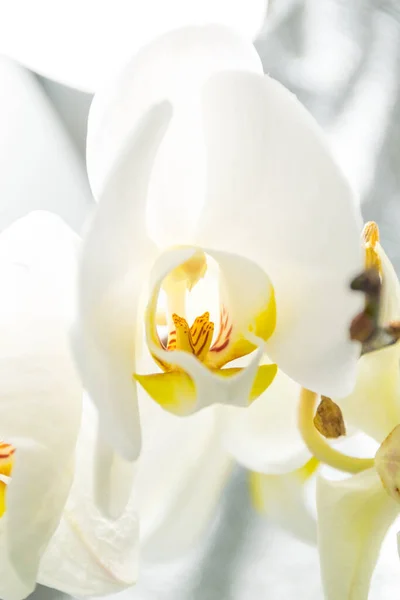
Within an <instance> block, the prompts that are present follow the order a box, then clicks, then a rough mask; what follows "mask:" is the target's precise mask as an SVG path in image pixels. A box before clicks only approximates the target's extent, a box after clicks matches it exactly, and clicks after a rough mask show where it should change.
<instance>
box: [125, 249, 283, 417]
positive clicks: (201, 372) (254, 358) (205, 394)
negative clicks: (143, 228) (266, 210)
mask: <svg viewBox="0 0 400 600" xmlns="http://www.w3.org/2000/svg"><path fill="white" fill-rule="evenodd" d="M197 252H198V249H196V248H191V247H184V248H174V249H171V250H168V251H166V252H164V253H163V254H162V255H161V256H160V257H159V259H158V260H157V261H156V263H155V264H154V266H153V270H152V273H151V276H150V290H151V291H150V302H149V305H148V307H147V317H146V329H147V332H146V334H147V343H148V346H149V350H150V352H151V353H152V355H153V356H155V357H156V358H157V359H158V360H159V361H161V362H162V363H164V364H171V365H173V366H174V367H173V368H174V369H176V368H179V369H180V370H183V371H184V372H185V373H186V374H187V375H188V376H189V378H181V379H180V380H179V381H180V385H181V386H182V387H180V388H179V385H178V383H177V378H176V377H173V376H171V377H169V378H167V379H165V381H166V382H167V381H168V383H169V387H168V398H167V399H168V401H170V400H172V404H169V405H168V408H169V410H174V412H176V413H177V414H181V415H183V414H185V415H187V414H190V413H192V412H195V411H197V410H200V409H201V408H204V407H205V406H209V405H210V404H214V403H221V404H232V405H237V406H246V405H247V404H248V402H249V398H250V397H251V395H252V387H253V383H254V380H255V378H256V375H257V369H258V365H259V362H260V359H261V355H262V350H263V344H264V340H263V339H262V337H258V336H256V335H254V333H253V332H254V331H255V330H256V323H257V318H258V317H259V315H260V314H261V313H262V314H264V311H266V310H267V309H268V307H270V300H271V297H272V295H273V290H272V289H271V285H270V283H269V280H268V278H267V277H266V275H265V274H264V273H263V272H262V270H261V269H259V268H258V267H256V265H254V264H252V263H251V262H250V261H246V260H245V259H243V257H238V256H235V255H229V254H227V253H224V252H212V251H210V253H211V255H212V256H213V258H215V260H217V261H218V262H219V264H220V267H221V277H222V278H223V280H224V287H225V288H226V292H227V294H228V299H229V302H227V305H228V307H230V308H231V309H232V320H233V323H235V322H237V324H238V329H239V331H240V332H242V335H243V337H244V338H245V339H246V338H247V339H249V340H251V342H252V344H253V347H254V349H255V350H254V352H253V353H252V354H251V355H250V357H249V364H248V365H247V366H246V368H244V369H238V370H237V371H235V372H234V373H233V374H232V372H231V376H230V377H221V376H220V373H221V371H220V370H213V369H209V368H207V366H205V365H204V364H203V363H202V362H201V361H200V360H199V359H198V358H197V357H196V356H195V355H194V354H192V353H189V352H186V351H182V350H169V351H167V350H165V349H163V347H161V345H160V344H159V342H158V334H157V331H156V324H155V315H156V306H157V300H158V294H159V291H160V288H161V285H162V283H163V281H164V280H165V278H166V277H167V275H169V273H171V272H172V271H174V269H176V268H177V267H179V266H180V265H183V264H185V263H187V262H188V261H189V260H190V259H191V258H192V257H193V256H195V255H196V254H197ZM206 252H208V250H206ZM245 266H247V269H246V268H245ZM235 267H237V268H235ZM243 286H244V287H245V288H246V291H247V293H246V295H240V293H239V294H238V291H239V290H240V289H241V287H243ZM274 309H275V306H274V305H273V306H272V312H273V317H274V316H275V313H274ZM267 320H268V319H267ZM252 327H253V331H252V330H251V328H252ZM246 328H247V329H246ZM266 331H267V332H268V334H269V333H270V331H269V327H267V328H266ZM274 371H275V368H272V369H271V368H269V369H268V375H267V377H266V378H262V379H263V383H264V384H268V383H269V382H270V381H271V379H272V377H273V375H274ZM136 377H137V375H136ZM158 379H159V380H160V382H161V381H162V377H159V378H158ZM190 380H191V381H190ZM139 381H140V379H139ZM143 382H146V384H147V385H149V384H151V390H152V391H155V389H157V382H156V381H155V380H154V378H153V379H151V380H148V379H143ZM191 382H193V385H194V388H195V396H194V397H193V389H192V383H191ZM154 384H155V385H154ZM256 385H258V384H257V383H256ZM160 389H161V388H159V390H160ZM174 389H175V391H178V390H179V391H180V392H182V391H183V390H185V392H187V393H188V394H189V395H188V397H186V401H185V398H184V397H182V395H180V396H179V397H178V396H177V395H174V394H172V391H173V390H174ZM157 399H158V397H157ZM178 400H179V401H180V404H179V405H178V406H177V405H176V401H178Z"/></svg>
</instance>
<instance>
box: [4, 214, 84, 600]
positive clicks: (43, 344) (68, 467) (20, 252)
mask: <svg viewBox="0 0 400 600" xmlns="http://www.w3.org/2000/svg"><path fill="white" fill-rule="evenodd" d="M76 243H77V239H76V237H75V236H74V234H73V233H72V232H71V231H70V230H69V228H68V227H67V226H66V225H64V224H63V223H62V222H61V221H60V220H59V219H58V218H57V217H55V216H53V215H49V214H46V213H33V214H32V215H29V216H28V217H25V218H23V219H21V220H19V221H17V222H16V223H14V224H13V225H12V226H11V227H10V228H9V229H7V230H5V231H4V232H3V233H2V235H1V236H0V275H1V281H2V294H1V296H0V330H1V336H0V370H1V382H2V388H1V389H2V392H1V396H2V401H1V418H0V423H1V425H0V436H1V438H2V439H3V440H5V441H7V442H8V443H10V444H12V445H13V446H14V448H15V464H14V465H13V470H12V477H11V480H10V482H9V483H8V485H7V509H6V512H5V514H4V515H3V517H2V519H1V529H2V533H1V536H0V539H1V541H0V546H1V549H0V552H1V555H2V557H4V561H2V562H1V565H2V569H3V568H4V569H5V571H6V574H5V575H4V576H3V571H2V574H1V577H0V582H1V583H0V590H1V591H0V594H1V596H2V598H5V600H8V598H12V597H15V598H16V597H20V598H22V597H24V596H25V595H26V593H28V592H29V591H32V590H33V588H34V585H35V581H36V572H37V568H38V565H39V561H40V558H41V555H42V553H43V551H44V549H45V547H46V545H47V543H48V542H49V540H50V538H51V536H52V535H53V533H54V531H55V529H56V527H57V525H58V522H59V520H60V517H61V513H62V510H63V507H64V504H65V501H66V498H67V494H68V491H69V487H70V484H71V479H72V473H73V471H72V460H73V453H74V450H75V442H76V437H77V434H78V430H79V421H80V413H81V393H82V392H81V388H80V385H79V381H78V379H77V377H76V374H75V371H74V367H73V365H72V362H71V358H70V355H69V346H68V338H67V323H68V319H69V318H70V315H71V306H72V302H71V291H72V289H73V281H74V273H75V261H76ZM10 571H11V572H12V574H13V575H11V572H10ZM14 575H15V576H16V577H17V578H18V579H19V584H15V582H14V584H15V585H16V587H15V588H14V584H12V586H13V587H12V589H8V583H9V581H10V580H9V576H14ZM20 585H21V586H22V588H23V589H24V590H25V592H23V591H22V589H21V590H20V591H18V588H19V586H20ZM3 586H4V587H3ZM27 590H28V591H27ZM14 593H15V594H16V596H13V594H14Z"/></svg>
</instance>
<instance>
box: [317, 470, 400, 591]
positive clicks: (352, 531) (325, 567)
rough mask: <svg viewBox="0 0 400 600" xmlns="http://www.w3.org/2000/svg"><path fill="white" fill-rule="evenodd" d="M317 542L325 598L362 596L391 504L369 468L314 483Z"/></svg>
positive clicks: (395, 509)
mask: <svg viewBox="0 0 400 600" xmlns="http://www.w3.org/2000/svg"><path fill="white" fill-rule="evenodd" d="M317 512H318V541H319V552H320V561H321V571H322V579H323V584H324V592H325V597H326V599H327V600H366V598H367V597H368V590H369V585H370V581H371V576H372V573H373V570H374V568H375V565H376V561H377V559H378V555H379V550H380V546H381V544H382V541H383V539H384V537H385V534H386V532H387V530H388V528H389V527H390V525H391V523H392V522H393V520H394V519H395V517H396V515H397V514H398V505H397V503H396V502H395V501H394V500H393V499H392V498H390V496H389V495H388V494H387V493H386V492H385V490H384V489H383V487H382V483H381V481H380V479H379V477H378V475H377V473H376V471H375V469H369V470H367V471H364V472H363V473H359V474H358V475H353V476H352V477H350V478H349V479H346V480H344V481H328V480H325V479H322V478H320V479H319V480H318V483H317Z"/></svg>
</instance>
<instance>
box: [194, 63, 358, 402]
mask: <svg viewBox="0 0 400 600" xmlns="http://www.w3.org/2000/svg"><path fill="white" fill-rule="evenodd" d="M203 115H204V130H205V139H206V147H207V154H208V159H207V173H208V195H207V199H206V203H205V206H204V210H203V213H202V216H201V219H200V222H199V227H198V232H197V234H196V236H195V238H194V239H195V241H196V243H198V244H200V245H202V246H211V247H214V248H218V249H221V248H223V249H224V250H226V251H233V249H234V251H235V252H237V253H238V254H242V255H243V256H245V257H247V258H249V259H251V260H252V261H254V262H255V263H257V264H259V265H260V266H262V268H263V269H264V271H265V272H266V273H268V276H269V277H270V278H271V281H272V284H273V286H274V289H275V292H276V303H277V316H278V321H277V327H276V330H275V332H274V334H273V335H272V336H271V338H270V340H269V341H268V343H267V352H268V355H269V356H270V358H271V359H272V360H273V361H274V362H277V363H278V365H279V367H280V368H281V369H282V370H283V371H285V372H286V373H287V374H288V375H289V376H290V377H291V378H293V379H295V380H296V381H298V382H299V383H301V384H302V385H303V386H304V387H307V388H310V389H313V390H315V391H318V392H321V393H323V394H325V395H328V396H329V395H332V394H334V393H336V395H338V394H340V393H342V394H343V393H347V392H348V391H350V389H351V386H352V385H353V383H354V372H355V368H356V359H357V356H358V354H359V345H358V344H355V343H351V342H350V341H349V339H348V338H349V335H348V327H349V323H350V322H351V319H352V318H353V317H354V315H355V314H356V313H357V312H358V311H359V310H360V308H361V301H362V299H361V298H359V297H357V295H356V294H354V293H352V292H351V291H350V289H349V282H350V280H351V279H352V278H353V277H354V276H355V275H356V274H357V273H359V272H360V271H361V269H362V261H361V247H360V243H359V235H360V220H359V215H358V212H357V207H356V202H355V200H354V197H353V194H352V192H351V189H350V187H349V185H348V184H347V182H346V181H345V179H344V177H343V175H342V174H341V172H340V171H339V169H338V167H337V166H336V165H335V163H334V161H333V159H332V158H331V155H330V153H329V152H328V149H327V147H326V144H325V142H324V140H323V137H322V134H321V132H320V130H319V128H318V127H317V125H316V123H315V122H314V120H313V119H312V117H311V116H310V115H309V114H308V113H307V111H306V110H305V109H304V108H303V106H302V105H301V104H300V103H299V102H298V101H297V100H296V98H295V97H294V96H293V95H292V94H291V93H290V92H289V91H288V90H286V89H285V88H284V87H283V86H282V85H281V84H279V83H278V82H276V81H274V80H272V79H271V78H270V77H267V76H265V77H264V78H262V77H260V76H258V75H256V74H253V73H228V72H227V73H220V74H217V75H215V76H213V77H212V78H211V79H210V80H209V81H208V82H207V83H206V84H205V86H204V92H203ZM222 224H223V226H222Z"/></svg>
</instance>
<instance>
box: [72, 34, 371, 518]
mask: <svg viewBox="0 0 400 600" xmlns="http://www.w3.org/2000/svg"><path fill="white" fill-rule="evenodd" d="M87 163H88V172H89V178H90V181H91V185H92V189H93V191H94V194H95V196H96V198H97V199H98V202H99V204H98V208H97V211H96V213H95V216H94V219H93V222H92V224H91V227H90V229H89V231H88V233H87V236H86V240H85V243H84V247H83V252H82V263H81V276H80V314H79V319H78V321H77V324H76V328H75V349H76V356H77V360H78V364H79V365H80V372H81V374H82V377H83V381H84V385H85V387H86V389H87V390H88V392H89V394H90V396H91V397H92V398H93V400H94V401H95V403H96V404H97V406H98V408H99V411H100V431H101V435H102V439H103V443H102V444H100V446H99V447H100V449H101V451H100V454H102V453H104V452H108V454H109V463H110V464H112V465H113V466H112V469H113V472H114V474H115V473H116V471H117V464H118V462H120V461H121V460H122V459H121V458H120V459H115V461H116V462H114V459H112V458H111V457H110V456H111V454H112V451H111V449H114V450H115V451H116V452H117V453H118V454H120V455H121V457H124V459H125V460H128V461H129V460H134V459H135V458H136V457H137V456H138V454H139V451H140V424H139V414H138V408H137V393H138V392H137V389H138V387H139V386H138V383H139V385H140V386H142V387H143V388H144V389H145V390H146V391H147V392H148V393H149V394H150V396H152V398H153V399H154V400H155V401H156V402H158V403H159V404H160V405H161V406H163V407H164V408H165V409H167V410H169V411H171V412H173V413H175V414H178V415H190V414H193V413H195V412H196V411H198V410H200V409H203V408H205V407H207V406H209V405H212V404H214V403H220V404H225V405H228V404H232V405H236V406H246V405H248V404H249V402H250V401H251V400H253V399H254V398H256V397H257V396H259V395H260V394H262V392H263V391H264V390H265V389H266V388H267V387H268V386H269V385H270V383H271V381H272V380H273V377H274V375H275V373H276V370H277V366H276V365H279V368H280V369H282V371H283V372H285V373H286V374H287V375H288V376H290V377H291V378H292V379H294V380H295V381H298V382H299V383H301V384H302V385H304V386H306V387H308V388H311V389H315V390H316V391H318V392H320V393H324V394H327V395H337V394H342V395H344V394H346V393H348V392H349V391H350V390H351V388H352V386H353V382H354V376H355V369H356V362H357V355H358V353H359V346H358V344H353V343H350V341H349V340H348V325H349V322H350V320H351V318H352V316H353V315H354V314H355V313H356V312H357V307H358V306H359V303H360V301H359V299H358V298H357V297H356V295H355V294H352V293H351V292H350V291H349V289H348V283H349V281H350V280H351V278H352V277H353V276H354V274H355V273H357V272H359V271H360V265H361V252H360V247H359V241H358V240H359V229H360V224H359V219H358V212H357V207H356V203H355V201H354V197H353V194H352V192H351V190H350V189H349V187H348V185H347V183H346V181H345V180H344V178H343V176H342V174H341V173H340V171H339V170H338V169H337V167H336V165H335V163H334V161H333V160H332V158H331V156H330V154H329V151H328V149H327V148H326V146H325V143H324V141H323V139H322V136H321V133H320V131H319V129H318V127H317V125H316V123H315V122H314V120H313V119H312V118H311V117H310V115H309V114H308V113H307V112H306V111H305V109H304V108H303V107H302V106H301V104H300V103H299V102H298V101H297V100H296V98H294V96H293V95H292V94H290V92H288V91H287V90H286V89H285V88H284V87H283V86H281V85H280V84H279V83H278V82H276V81H274V80H272V79H271V78H269V77H268V76H264V75H263V73H262V68H261V63H260V59H259V57H258V55H257V53H256V52H255V49H254V47H253V46H252V45H251V44H249V43H248V42H246V41H243V40H242V39H241V38H239V37H238V36H237V35H236V34H235V33H233V32H231V31H229V30H227V29H224V28H221V27H217V26H213V27H211V26H210V27H199V28H185V29H182V30H178V31H175V32H173V33H170V34H168V35H165V36H162V37H160V38H158V39H157V40H156V41H155V42H153V43H152V44H150V45H149V46H147V47H146V48H144V49H142V50H141V51H140V52H139V53H138V54H137V55H136V56H135V58H134V59H133V60H132V61H131V63H130V64H129V65H128V67H127V68H126V69H125V70H124V71H123V72H122V74H121V75H120V76H119V78H118V79H117V80H116V81H114V82H112V83H111V84H110V85H109V86H108V87H106V88H105V89H104V91H103V92H98V93H97V94H96V95H95V98H94V101H93V105H92V108H91V112H90V116H89V127H88V142H87ZM215 271H216V272H217V276H216V277H215V281H214V285H215V286H216V287H217V286H218V279H219V286H220V287H219V294H220V306H218V304H217V305H215V302H213V298H214V296H215V294H214V296H213V297H211V296H210V297H204V298H203V302H204V305H205V308H204V310H205V312H204V313H203V314H201V315H196V317H197V318H195V320H194V322H193V325H192V321H188V320H187V319H186V316H187V314H188V313H189V312H190V299H191V297H190V294H191V293H193V294H194V293H195V291H196V286H199V285H200V283H199V282H200V281H201V280H202V278H203V277H204V276H205V278H207V277H208V276H210V277H212V274H213V272H215ZM162 295H164V298H165V299H166V300H165V303H166V306H167V310H166V312H167V314H166V322H167V333H168V339H166V340H165V341H162V340H161V338H160V336H162V334H161V332H160V331H159V329H158V326H157V316H156V315H157V308H158V306H160V302H161V301H162ZM212 314H216V319H211V318H210V315H212ZM143 323H144V327H145V330H146V331H145V337H146V344H145V346H147V349H143V344H142V343H141V340H142V332H141V328H142V327H143ZM218 324H219V327H218ZM145 350H147V351H149V352H150V354H151V355H152V357H153V362H152V368H151V370H150V372H148V373H143V372H141V371H140V370H139V368H138V364H137V361H138V358H140V356H141V355H142V353H143V352H145ZM265 352H266V353H267V355H268V360H267V361H265V364H260V363H261V359H262V357H263V355H264V353H265ZM243 355H248V361H247V365H246V366H245V367H243V368H239V367H233V368H225V366H226V365H227V364H228V363H229V362H230V361H232V360H233V359H236V358H238V357H241V356H243ZM135 380H136V382H138V383H136V382H135ZM110 452H111V454H110ZM114 458H115V457H114ZM100 462H101V461H100ZM99 472H100V471H99ZM101 474H102V477H103V481H102V489H103V491H104V489H105V488H106V484H107V487H108V488H112V487H113V485H112V483H111V477H110V476H109V475H107V474H106V472H105V470H104V469H103V470H102V472H101ZM125 491H126V490H125ZM121 502H122V500H121ZM105 504H106V505H108V508H109V507H110V504H112V501H111V499H110V498H108V499H107V500H105ZM117 504H118V503H117Z"/></svg>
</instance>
